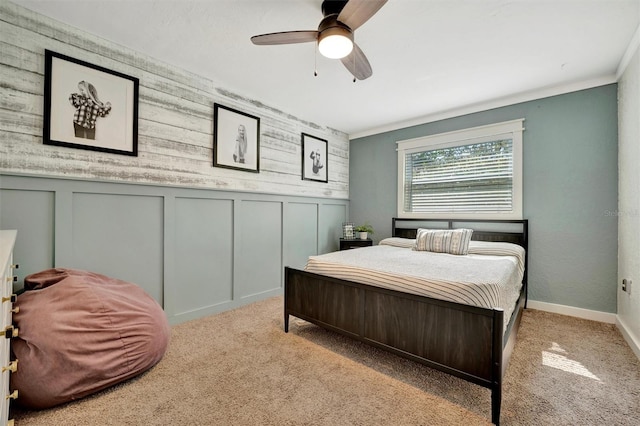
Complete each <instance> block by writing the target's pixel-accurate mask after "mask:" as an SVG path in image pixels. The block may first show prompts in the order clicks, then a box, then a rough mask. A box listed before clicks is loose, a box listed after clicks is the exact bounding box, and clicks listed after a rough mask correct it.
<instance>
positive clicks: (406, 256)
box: [305, 238, 524, 327]
mask: <svg viewBox="0 0 640 426" xmlns="http://www.w3.org/2000/svg"><path fill="white" fill-rule="evenodd" d="M414 242H415V240H409V239H404V238H387V239H385V240H382V241H381V242H380V244H379V245H377V246H372V247H362V248H358V249H353V250H345V251H338V252H332V253H327V254H323V255H319V256H311V257H309V260H308V262H307V265H306V267H305V270H306V271H308V272H313V273H316V274H321V275H327V276H330V277H334V278H340V279H345V280H349V281H354V282H359V283H362V284H369V285H373V286H377V287H384V288H389V289H393V290H398V291H403V292H407V293H413V294H418V295H421V296H428V297H432V298H436V299H442V300H448V301H452V302H457V303H463V304H466V305H473V306H480V307H484V308H501V309H503V310H504V313H505V315H504V320H505V327H506V325H507V324H508V322H509V319H510V318H511V314H512V313H513V310H514V308H515V303H516V301H517V300H518V296H519V292H520V288H521V287H522V277H523V274H524V249H523V248H522V247H520V246H518V245H516V244H510V243H497V242H495V243H494V242H483V241H471V243H470V244H469V254H468V255H451V254H445V253H432V252H427V251H414V250H412V247H413V244H414Z"/></svg>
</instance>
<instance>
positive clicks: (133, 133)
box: [42, 50, 139, 156]
mask: <svg viewBox="0 0 640 426" xmlns="http://www.w3.org/2000/svg"><path fill="white" fill-rule="evenodd" d="M44 74H45V82H44V129H43V138H42V139H43V143H44V144H45V145H57V146H63V147H67V148H77V149H88V150H91V151H100V152H108V153H111V154H122V155H130V156H137V155H138V92H139V80H138V79H137V78H136V77H132V76H129V75H126V74H123V73H120V72H117V71H113V70H110V69H107V68H104V67H101V66H98V65H93V64H90V63H88V62H85V61H82V60H80V59H76V58H72V57H69V56H66V55H63V54H60V53H56V52H53V51H51V50H45V72H44ZM88 111H90V113H87V112H88Z"/></svg>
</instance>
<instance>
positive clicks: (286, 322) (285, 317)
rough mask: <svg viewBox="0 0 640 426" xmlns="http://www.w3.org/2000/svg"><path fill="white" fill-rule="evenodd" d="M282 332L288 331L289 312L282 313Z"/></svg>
mask: <svg viewBox="0 0 640 426" xmlns="http://www.w3.org/2000/svg"><path fill="white" fill-rule="evenodd" d="M284 332H285V333H288V332H289V314H287V313H286V312H285V314H284Z"/></svg>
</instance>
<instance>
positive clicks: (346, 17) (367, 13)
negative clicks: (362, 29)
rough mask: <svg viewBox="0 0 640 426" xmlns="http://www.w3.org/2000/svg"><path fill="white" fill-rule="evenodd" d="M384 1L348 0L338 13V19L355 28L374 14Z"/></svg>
mask: <svg viewBox="0 0 640 426" xmlns="http://www.w3.org/2000/svg"><path fill="white" fill-rule="evenodd" d="M386 2H387V0H349V2H348V3H347V4H346V5H345V6H344V9H342V12H340V14H339V15H338V21H340V22H342V23H343V24H345V25H347V26H349V28H351V29H352V30H355V29H356V28H358V27H359V26H361V25H362V24H364V23H365V22H367V21H368V20H369V19H370V18H371V17H372V16H373V15H375V14H376V12H377V11H378V10H380V8H381V7H382V6H384V4H385V3H386Z"/></svg>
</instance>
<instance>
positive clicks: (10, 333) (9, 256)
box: [0, 230, 18, 425]
mask: <svg viewBox="0 0 640 426" xmlns="http://www.w3.org/2000/svg"><path fill="white" fill-rule="evenodd" d="M16 235H17V231H13V230H7V231H5V230H2V231H0V271H1V272H2V282H1V284H0V285H1V286H2V328H1V329H2V331H3V334H4V336H0V342H1V343H0V365H1V366H2V373H1V374H2V380H1V381H0V386H1V387H0V392H1V395H2V396H1V397H0V425H13V420H9V404H10V402H11V400H12V399H15V398H17V397H18V391H15V392H11V390H10V389H9V377H10V374H11V372H12V371H16V370H17V368H18V361H17V360H16V361H13V362H12V361H11V359H10V357H11V351H10V349H9V346H10V344H11V339H12V338H13V337H17V336H18V329H17V328H14V327H13V325H12V321H11V316H12V314H13V312H14V307H13V303H14V302H15V301H16V296H15V295H14V294H13V282H14V275H13V269H14V268H16V267H17V265H14V263H13V246H14V244H15V242H16Z"/></svg>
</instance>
